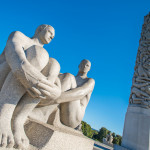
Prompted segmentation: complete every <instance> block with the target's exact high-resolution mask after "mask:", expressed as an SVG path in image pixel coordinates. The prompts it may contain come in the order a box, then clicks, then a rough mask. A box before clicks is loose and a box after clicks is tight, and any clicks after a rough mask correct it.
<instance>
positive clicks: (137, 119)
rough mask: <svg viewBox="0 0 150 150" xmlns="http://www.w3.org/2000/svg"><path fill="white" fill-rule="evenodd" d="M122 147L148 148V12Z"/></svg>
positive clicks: (149, 93)
mask: <svg viewBox="0 0 150 150" xmlns="http://www.w3.org/2000/svg"><path fill="white" fill-rule="evenodd" d="M123 147H124V148H126V149H131V150H150V13H149V14H148V15H147V16H145V17H144V24H143V27H142V32H141V39H140V41H139V48H138V53H137V58H136V64H135V68H134V75H133V79H132V87H131V94H130V98H129V106H128V109H127V113H126V117H125V123H124V131H123V138H122V149H123ZM117 149H119V148H117ZM120 149H121V147H120Z"/></svg>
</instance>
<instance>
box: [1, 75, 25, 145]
mask: <svg viewBox="0 0 150 150" xmlns="http://www.w3.org/2000/svg"><path fill="white" fill-rule="evenodd" d="M25 92H26V90H25V88H24V87H23V86H22V84H21V83H20V82H19V81H18V80H17V79H16V78H15V77H14V76H13V74H12V72H10V73H9V74H8V76H7V78H6V80H5V82H4V84H3V87H2V89H1V92H0V144H1V146H2V147H6V146H7V147H12V146H13V145H14V140H13V135H12V131H11V118H12V114H13V111H14V109H15V107H16V105H17V103H18V101H19V100H20V98H21V97H22V96H23V94H24V93H25Z"/></svg>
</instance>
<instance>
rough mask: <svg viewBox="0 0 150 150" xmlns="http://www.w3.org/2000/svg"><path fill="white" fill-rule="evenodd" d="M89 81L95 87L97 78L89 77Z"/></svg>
mask: <svg viewBox="0 0 150 150" xmlns="http://www.w3.org/2000/svg"><path fill="white" fill-rule="evenodd" d="M88 83H89V84H90V85H92V86H93V87H94V86H95V80H94V79H92V78H88Z"/></svg>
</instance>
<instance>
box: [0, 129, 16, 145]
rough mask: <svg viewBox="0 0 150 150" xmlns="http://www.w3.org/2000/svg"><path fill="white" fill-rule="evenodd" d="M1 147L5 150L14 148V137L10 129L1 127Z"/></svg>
mask: <svg viewBox="0 0 150 150" xmlns="http://www.w3.org/2000/svg"><path fill="white" fill-rule="evenodd" d="M0 146H1V147H3V148H6V147H7V148H12V147H13V146H14V137H13V134H12V132H11V129H10V128H6V127H5V128H2V127H0Z"/></svg>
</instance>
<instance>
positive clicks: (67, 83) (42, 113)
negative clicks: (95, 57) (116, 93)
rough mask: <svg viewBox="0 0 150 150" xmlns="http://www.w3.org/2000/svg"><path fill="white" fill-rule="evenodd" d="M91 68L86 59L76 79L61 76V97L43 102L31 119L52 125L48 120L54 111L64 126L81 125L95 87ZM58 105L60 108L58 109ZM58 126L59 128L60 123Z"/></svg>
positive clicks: (65, 75)
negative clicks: (58, 112) (91, 76)
mask: <svg viewBox="0 0 150 150" xmlns="http://www.w3.org/2000/svg"><path fill="white" fill-rule="evenodd" d="M90 68H91V63H90V61H88V60H86V59H84V60H82V61H81V63H80V65H79V72H78V74H77V76H76V77H74V76H73V75H72V74H70V73H65V74H60V75H59V78H60V81H61V90H62V94H61V96H60V97H59V98H58V99H56V100H55V101H49V102H50V103H47V102H46V103H45V101H41V102H40V103H39V104H38V106H37V107H36V108H35V109H34V110H33V111H32V113H31V114H30V115H29V117H30V118H32V119H36V120H40V121H42V122H44V123H47V122H48V123H51V122H49V120H48V119H49V116H50V115H51V114H52V113H53V112H54V111H57V110H59V111H60V118H59V119H60V121H61V123H62V124H64V125H66V126H68V127H71V128H76V127H77V126H78V125H80V123H81V121H82V119H83V117H84V114H85V109H86V107H87V104H88V102H89V100H90V97H91V94H92V91H93V88H94V85H95V81H94V79H92V78H88V77H87V73H88V71H89V70H90ZM59 104H60V105H59ZM58 105H59V108H58V109H57V107H58ZM18 114H20V113H18ZM56 125H57V126H58V122H57V123H56Z"/></svg>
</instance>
